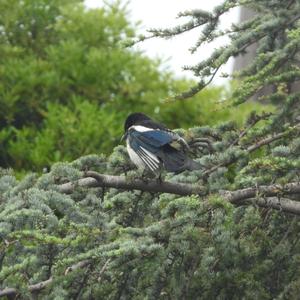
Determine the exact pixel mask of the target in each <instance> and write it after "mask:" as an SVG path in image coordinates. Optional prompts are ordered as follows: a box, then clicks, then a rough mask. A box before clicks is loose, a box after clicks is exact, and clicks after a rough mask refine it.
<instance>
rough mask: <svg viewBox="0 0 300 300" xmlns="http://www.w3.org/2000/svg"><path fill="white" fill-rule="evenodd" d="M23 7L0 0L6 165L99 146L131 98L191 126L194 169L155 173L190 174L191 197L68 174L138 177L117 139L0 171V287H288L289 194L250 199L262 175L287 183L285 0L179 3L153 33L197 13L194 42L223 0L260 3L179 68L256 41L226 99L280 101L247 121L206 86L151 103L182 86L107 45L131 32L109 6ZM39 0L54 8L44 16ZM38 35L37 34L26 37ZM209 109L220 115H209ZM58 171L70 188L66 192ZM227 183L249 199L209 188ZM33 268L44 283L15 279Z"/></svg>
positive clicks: (41, 294) (204, 66) (295, 114)
mask: <svg viewBox="0 0 300 300" xmlns="http://www.w3.org/2000/svg"><path fill="white" fill-rule="evenodd" d="M35 3H38V4H41V6H39V5H38V4H37V5H35V4H34V2H32V1H29V0H28V1H23V2H22V1H19V2H18V1H15V2H13V4H14V7H13V6H11V5H10V2H8V1H3V2H1V5H2V7H1V9H2V10H3V11H5V12H6V13H5V14H3V16H4V17H2V19H1V24H2V26H4V29H5V30H4V34H3V33H2V35H1V38H2V39H3V43H2V44H1V47H0V51H1V53H7V56H3V55H2V56H1V58H0V60H1V68H0V72H1V77H3V81H1V85H0V95H1V97H0V104H1V105H2V104H3V107H4V108H5V110H4V111H1V112H0V113H1V114H2V115H1V119H0V120H1V122H2V123H1V125H3V127H4V128H3V129H1V131H0V141H1V145H2V146H4V147H2V148H0V151H1V163H2V161H3V162H4V163H3V164H5V165H9V164H11V163H12V157H15V158H16V160H15V165H16V166H18V168H24V167H27V168H32V169H33V167H31V165H35V166H37V169H39V168H40V167H43V166H45V165H48V164H50V163H51V162H52V161H56V160H60V159H62V158H63V159H68V160H72V158H73V157H74V156H80V155H82V154H86V153H89V152H92V151H95V149H98V148H99V149H102V148H101V147H102V146H100V145H101V144H103V149H104V150H105V151H109V149H110V148H109V147H111V146H112V145H113V144H114V143H116V142H117V140H118V138H119V134H121V131H122V128H120V124H122V122H121V121H120V120H122V121H123V120H124V117H125V116H126V114H127V113H128V112H129V111H131V110H133V109H134V110H143V111H144V112H146V113H151V114H152V115H154V116H155V115H156V117H157V119H160V120H165V122H166V123H167V124H168V125H170V124H171V125H174V126H172V127H189V126H190V123H189V122H193V123H194V124H193V125H194V126H192V128H191V129H189V130H186V131H185V130H184V129H179V133H180V134H182V135H183V136H184V137H185V138H186V139H187V141H188V142H189V143H190V145H191V149H190V153H189V155H190V156H193V158H194V159H195V160H197V161H198V162H199V163H201V169H199V170H195V171H192V172H189V171H185V172H183V173H181V174H164V180H168V181H170V182H173V183H177V182H178V183H182V184H193V185H199V186H204V187H205V193H203V194H201V195H194V196H189V197H188V196H186V197H183V196H178V195H175V194H165V193H150V192H142V191H138V190H121V189H117V188H108V187H105V188H99V187H94V188H87V187H83V186H81V185H79V184H77V180H78V179H80V178H82V177H85V176H86V171H87V170H94V171H97V172H99V173H103V174H116V175H124V176H126V175H127V176H128V180H130V178H133V177H135V176H139V175H140V174H139V172H136V171H135V169H134V167H133V165H132V164H131V163H130V162H129V158H128V155H127V152H126V148H125V147H124V146H120V145H119V146H118V147H115V148H114V150H113V152H112V153H111V155H110V156H109V157H105V156H103V155H101V156H98V155H95V154H94V155H87V156H83V157H80V158H79V159H77V160H75V161H73V162H69V163H66V162H64V163H57V164H54V165H53V166H52V167H51V170H50V171H49V172H48V171H47V170H45V172H44V174H43V175H36V174H28V175H27V176H25V177H24V178H22V179H21V180H17V178H16V177H15V176H14V174H13V171H11V170H3V169H1V170H0V287H1V290H3V289H5V288H6V287H11V288H15V289H16V290H17V293H18V294H20V296H21V298H22V299H32V297H34V298H36V299H76V298H77V299H298V298H299V293H300V283H299V276H300V274H299V270H300V259H299V251H300V249H299V247H300V246H299V230H300V228H299V226H300V223H299V217H298V216H297V215H292V214H288V213H284V212H283V211H281V208H282V207H281V204H280V201H281V200H282V201H288V203H289V205H290V206H291V207H292V205H293V204H294V205H296V204H298V202H297V201H299V200H300V199H299V193H298V192H295V193H294V194H291V193H289V194H287V193H286V194H284V195H285V196H286V197H290V199H281V195H280V193H281V191H280V190H279V191H278V194H279V196H278V202H279V204H278V205H277V207H276V209H277V211H275V210H274V209H273V210H272V209H270V208H259V207H257V206H256V205H248V204H255V203H262V204H264V205H266V206H268V203H269V201H271V200H272V199H271V198H269V197H267V195H264V193H263V192H262V190H261V189H260V185H264V186H268V185H273V184H278V183H280V184H284V183H288V182H289V183H290V182H299V174H300V173H299V168H300V163H299V157H300V138H299V92H294V90H293V89H292V88H291V86H292V85H293V84H294V83H295V82H296V80H297V78H298V77H297V76H298V75H297V74H298V73H297V72H298V69H297V68H298V67H297V63H298V51H297V50H298V44H299V41H298V38H299V34H298V29H297V28H298V25H299V22H298V21H297V20H298V19H297V18H298V15H299V3H298V1H289V3H288V4H287V3H285V2H284V1H279V0H278V1H277V0H274V1H252V0H251V1H246V2H245V1H231V0H227V1H224V3H223V4H221V5H220V6H218V7H216V8H215V9H214V11H213V12H212V13H207V12H203V11H202V10H197V11H187V12H185V13H183V14H182V16H186V17H191V18H192V21H190V22H189V23H187V24H185V25H184V26H183V27H182V26H179V27H176V28H175V29H173V30H165V31H154V34H156V35H158V36H166V37H168V36H171V35H174V34H177V33H180V32H182V31H186V30H187V29H189V28H190V29H191V28H193V26H200V25H204V28H203V32H202V33H203V35H201V36H200V38H199V41H198V42H197V44H196V46H195V49H194V50H196V49H197V48H198V47H199V46H200V44H201V43H203V42H210V41H211V40H213V39H215V38H217V37H218V36H222V35H224V34H227V32H224V31H218V20H219V18H220V17H221V15H222V14H223V13H225V12H227V11H228V10H230V9H231V8H232V7H234V6H238V5H241V4H243V5H249V6H250V7H251V8H253V9H255V10H256V11H257V12H260V13H261V15H259V16H258V17H254V19H253V20H249V21H247V22H246V23H244V24H240V25H236V26H233V28H232V31H230V32H231V34H232V35H231V41H232V42H231V44H230V45H229V46H228V47H226V48H221V49H217V50H216V51H215V52H214V53H213V54H212V56H211V57H210V58H208V59H207V60H205V61H204V62H201V63H199V65H198V66H196V67H194V68H193V71H194V72H195V73H196V74H198V75H200V76H202V77H203V78H202V79H203V80H204V79H206V78H207V76H208V77H210V76H214V75H213V74H214V72H215V71H216V70H218V67H219V65H222V64H223V63H224V62H226V61H227V59H228V58H229V57H231V56H236V55H238V54H240V53H242V52H243V51H244V50H245V45H247V44H249V43H253V42H255V41H257V42H258V43H259V46H260V47H259V50H258V53H257V56H256V57H255V59H254V61H253V62H252V64H251V65H249V67H248V68H247V69H245V70H243V71H242V72H240V76H241V78H242V79H243V80H242V82H241V83H240V86H238V87H237V89H236V92H234V94H233V96H234V97H233V99H232V101H233V102H235V103H241V102H246V100H247V98H248V97H250V96H252V95H253V94H254V93H255V92H257V91H258V90H259V89H261V88H262V87H264V86H266V85H268V84H274V87H275V89H274V92H272V93H271V94H269V95H267V96H266V98H268V99H269V100H274V101H275V102H277V104H278V103H279V104H280V105H277V107H276V108H274V109H272V114H265V113H260V114H257V113H251V114H250V115H249V117H248V118H247V120H246V122H242V119H243V118H244V116H242V115H243V114H244V113H245V114H246V112H247V111H249V107H251V106H252V107H253V106H255V107H256V106H257V105H256V104H248V106H247V103H245V106H244V107H242V108H241V109H239V110H237V111H232V110H224V109H223V108H222V110H218V109H217V108H218V107H219V105H217V104H216V105H215V106H214V105H211V104H208V103H209V99H213V101H215V100H220V99H223V97H225V98H229V97H230V94H229V96H228V95H226V93H225V94H224V91H223V90H221V89H218V88H213V89H208V90H206V91H203V92H202V94H198V95H197V96H195V98H194V99H193V100H189V101H185V102H174V103H170V104H168V105H164V104H163V103H161V102H160V101H161V100H160V99H163V98H170V97H172V95H174V93H176V92H178V91H179V90H181V89H182V88H185V87H186V86H187V85H188V84H189V82H185V81H182V80H181V81H175V80H173V79H172V77H171V76H170V74H167V73H162V74H160V72H159V71H158V69H157V66H158V64H157V63H154V62H153V61H151V60H149V59H147V58H145V57H144V56H143V55H142V54H140V53H134V52H132V51H129V50H125V49H122V48H120V46H119V42H120V41H121V40H122V39H123V35H125V37H128V36H133V29H132V28H131V26H130V25H128V23H127V21H126V16H125V15H124V14H123V13H122V12H121V11H120V9H118V7H116V6H112V7H111V9H108V10H105V9H103V10H92V11H86V10H84V9H83V7H82V6H81V4H77V5H71V4H72V3H73V2H69V1H66V2H59V5H57V3H56V2H50V1H47V2H46V1H44V2H42V1H39V2H35ZM45 3H47V5H50V7H52V6H51V5H52V4H51V3H54V4H53V5H54V6H55V7H56V8H57V9H54V8H55V7H53V8H51V9H50V8H49V9H48V8H47V11H48V10H49V11H50V12H51V13H50V14H43V12H44V10H46V6H47V5H45ZM4 4H5V5H4ZM73 4H74V3H73ZM24 5H25V7H23V6H24ZM287 5H288V7H287ZM5 9H7V10H5ZM39 10H42V12H41V15H42V16H43V19H42V20H39V22H41V23H39V24H45V23H44V22H46V21H47V20H48V21H47V22H46V23H47V24H51V26H49V28H48V27H47V28H44V29H39V30H41V31H39V32H42V34H38V35H37V39H36V40H35V39H33V40H32V39H31V38H28V36H30V35H28V33H27V35H26V34H24V33H23V32H22V31H21V30H19V29H17V30H16V29H15V27H14V26H13V25H12V24H14V23H13V22H12V23H11V22H10V20H11V19H13V20H15V19H16V15H17V16H19V15H20V16H22V20H23V22H24V23H26V22H27V23H28V22H29V21H28V20H30V17H29V18H28V16H34V15H35V14H36V12H38V11H39ZM29 11H32V13H29ZM53 15H55V16H57V17H55V18H53ZM296 17H297V18H296ZM18 18H19V17H18ZM47 18H48V19H47ZM27 23H26V24H27ZM29 23H30V22H29ZM29 23H28V24H29ZM95 24H102V26H97V25H95ZM106 24H109V25H110V26H111V27H108V28H110V29H105V28H107V27H106ZM28 26H29V25H26V28H28ZM40 26H41V27H42V25H40ZM87 27H88V28H91V30H86V28H87ZM287 27H288V28H287ZM20 28H23V26H21V27H20ZM46 29H47V30H46ZM92 29H93V30H92ZM286 29H287V30H286ZM45 30H46V31H45ZM48 31H49V35H47V34H46V32H48ZM2 32H3V31H2ZM10 32H11V33H12V34H9V33H10ZM95 32H96V33H98V35H94V33H95ZM46 37H49V39H51V43H49V44H48V42H49V40H47V43H46V44H43V43H42V42H41V44H42V45H43V47H39V45H40V44H39V43H40V41H44V39H45V38H46ZM69 37H70V38H69ZM110 37H112V38H110ZM33 41H36V43H35V42H33ZM90 45H92V46H90ZM102 45H103V46H102ZM5 51H6V52H5ZM98 69H99V72H100V73H101V72H103V73H101V74H102V75H101V76H102V77H97V74H98ZM32 70H35V72H31V71H32ZM100 73H99V74H100ZM112 79H113V80H112ZM114 80H115V81H114ZM23 82H25V83H26V84H24V85H23ZM204 84H205V83H204V82H200V84H198V85H197V88H196V89H192V92H190V93H187V94H185V96H186V95H190V94H194V93H196V92H197V91H198V90H199V89H200V88H201V87H202V86H203V85H204ZM98 86H99V87H100V88H99V89H98ZM8 100H9V101H8ZM225 103H226V102H225ZM227 103H228V102H227ZM221 107H222V106H221ZM175 112H176V113H175ZM216 118H218V119H222V120H223V121H224V120H226V122H221V123H219V124H217V125H215V126H213V127H212V126H208V125H207V124H211V123H212V122H215V121H216ZM230 119H236V120H237V121H238V122H233V121H232V120H231V121H230ZM228 120H229V122H227V121H228ZM202 122H203V123H205V124H204V125H203V123H202ZM106 126H107V127H106ZM99 127H100V128H99ZM108 128H109V129H108ZM109 130H111V131H109ZM83 132H84V134H83ZM116 133H117V134H116ZM103 137H105V138H104V139H103ZM108 139H110V141H108ZM97 143H99V144H97ZM7 149H8V150H9V151H8V150H7ZM11 153H12V154H11ZM2 154H3V155H2ZM66 183H67V184H71V186H72V187H73V191H72V192H71V193H65V192H64V189H63V187H64V184H66ZM240 188H252V189H253V188H254V189H256V195H255V196H253V197H254V198H253V199H246V200H245V199H244V200H243V201H242V200H241V201H240V202H239V203H237V204H238V205H240V206H238V205H237V206H233V204H231V203H229V202H227V200H226V197H223V196H222V195H223V193H222V192H223V191H224V190H226V191H228V190H229V191H230V190H232V191H234V190H237V189H240ZM282 192H284V191H282ZM273 198H274V197H273ZM257 200H259V201H260V202H258V201H257ZM285 203H286V202H285ZM262 206H263V205H262ZM70 267H71V268H70ZM45 280H50V281H48V284H47V285H46V286H45V288H44V289H41V290H39V291H37V292H35V293H34V294H32V293H31V292H30V291H29V287H30V286H31V287H32V285H34V284H36V283H40V282H44V281H45ZM15 296H16V297H18V295H13V296H12V297H15Z"/></svg>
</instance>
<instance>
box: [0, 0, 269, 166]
mask: <svg viewBox="0 0 300 300" xmlns="http://www.w3.org/2000/svg"><path fill="white" fill-rule="evenodd" d="M0 8H1V11H2V12H3V13H2V16H1V18H0V25H1V26H2V27H1V28H2V35H1V41H2V43H1V46H0V53H1V55H0V56H1V58H0V66H1V67H0V74H1V84H0V105H1V107H2V109H1V111H0V125H1V130H0V143H1V145H2V147H1V148H0V165H1V166H2V167H13V168H14V169H17V170H19V171H20V170H24V169H25V170H37V171H42V169H43V168H45V167H48V166H49V165H50V164H51V163H53V162H56V161H61V160H69V161H70V160H73V159H76V158H77V157H80V156H81V155H85V154H89V153H110V152H111V151H112V149H113V147H114V146H116V145H117V144H118V143H119V141H120V137H121V135H122V134H123V132H122V131H123V128H122V127H123V122H124V119H125V118H126V116H127V115H128V114H129V113H131V112H132V111H143V112H144V113H148V114H150V115H154V116H155V117H156V119H158V120H160V121H163V122H164V123H166V125H168V126H169V127H171V128H179V127H183V128H188V127H191V126H193V125H196V124H197V125H203V124H208V125H211V124H215V123H216V122H222V121H226V120H229V119H231V118H232V117H233V116H236V115H238V118H236V119H237V121H238V122H239V123H240V124H241V123H242V121H244V120H245V118H246V114H247V113H248V111H249V110H251V109H258V110H259V111H260V110H262V109H267V108H261V107H259V105H257V104H253V103H251V104H245V107H244V108H238V109H235V110H232V109H229V108H224V105H223V106H222V105H220V104H218V102H220V100H221V99H223V98H230V92H229V91H225V89H224V88H214V87H212V88H210V89H207V90H205V91H203V92H202V93H201V94H199V95H197V96H195V97H194V98H193V99H191V100H189V101H187V102H172V103H167V102H166V100H167V99H168V98H169V97H171V96H172V95H174V94H176V93H179V92H180V91H181V90H182V89H185V88H187V87H188V86H189V85H190V84H192V83H191V82H189V81H187V80H179V79H174V78H173V77H172V75H171V74H170V73H168V72H166V71H160V70H159V65H160V62H159V61H154V60H150V59H149V58H147V57H146V56H145V55H143V54H142V53H140V52H137V51H132V50H130V49H126V48H123V47H122V46H121V42H122V41H123V40H125V39H127V38H129V37H132V36H134V30H135V28H134V27H133V25H131V24H129V21H128V19H127V15H126V12H124V8H123V7H122V6H121V5H119V4H118V3H117V4H115V5H112V6H106V7H105V8H103V9H91V10H87V9H85V8H84V6H83V5H82V3H80V1H75V0H68V1H67V0H66V1H49V0H48V1H47V0H41V1H29V0H28V1H13V2H11V1H2V2H1V6H0ZM15 23H17V24H18V26H17V27H16V26H15V25H14V24H15ZM226 105H228V104H227V103H226Z"/></svg>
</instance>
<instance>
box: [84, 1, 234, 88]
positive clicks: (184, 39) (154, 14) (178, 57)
mask: <svg viewBox="0 0 300 300" xmlns="http://www.w3.org/2000/svg"><path fill="white" fill-rule="evenodd" d="M222 2H223V1H222V0H209V1H199V0H131V1H130V2H129V6H128V8H129V10H130V18H131V20H132V22H135V21H142V25H141V26H140V31H139V33H144V34H146V30H147V29H149V28H169V27H170V26H173V25H178V23H179V22H183V21H184V20H182V21H181V20H180V19H176V17H177V15H178V13H179V12H181V11H184V10H188V9H195V8H201V9H203V10H211V9H212V8H213V7H215V6H216V5H218V4H220V3H222ZM85 3H86V5H87V6H88V7H99V6H102V5H103V1H102V0H85ZM199 5H201V6H199ZM237 20H238V12H237V10H235V11H233V12H232V13H230V14H228V15H225V16H224V17H223V18H222V23H221V24H222V27H227V26H229V25H230V24H231V23H232V22H236V21H237ZM198 36H199V30H196V29H195V30H193V31H191V32H187V33H185V34H183V35H180V36H177V37H174V38H172V39H169V40H163V39H150V40H147V41H144V42H142V43H139V44H138V45H136V46H134V47H136V48H138V49H142V50H144V51H145V52H146V53H147V54H148V55H149V56H150V57H160V58H163V59H164V61H165V64H164V65H165V66H166V67H169V68H170V69H171V70H173V71H174V72H175V74H176V75H177V76H188V77H192V74H191V73H190V72H188V71H183V70H182V66H184V65H193V64H196V63H197V62H199V61H200V60H202V59H204V58H206V57H207V56H208V55H209V54H210V53H211V52H212V51H213V49H214V48H215V47H217V46H219V45H221V44H224V43H226V40H224V39H223V40H220V41H218V42H216V43H214V44H213V45H205V46H203V47H201V48H200V49H199V50H198V51H197V52H196V53H195V54H191V53H190V52H189V50H188V49H189V48H190V47H192V46H193V45H194V43H195V42H196V41H197V37H198ZM231 68H232V62H230V63H229V64H228V65H227V66H226V67H225V68H223V70H221V72H230V71H231ZM214 83H215V84H220V83H223V80H222V79H221V78H220V77H217V78H216V79H215V81H214Z"/></svg>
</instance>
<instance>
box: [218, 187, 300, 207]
mask: <svg viewBox="0 0 300 300" xmlns="http://www.w3.org/2000/svg"><path fill="white" fill-rule="evenodd" d="M220 193H221V195H223V196H224V197H225V199H226V200H228V201H229V202H231V203H233V204H240V203H241V202H242V201H244V200H247V199H251V198H255V197H262V196H264V197H273V196H277V197H280V196H281V195H291V194H300V182H292V183H288V184H285V185H280V184H273V185H262V186H258V187H252V188H246V189H242V190H236V191H222V192H220ZM291 201H292V200H291ZM293 202H296V203H298V202H297V201H293ZM299 204H300V202H299Z"/></svg>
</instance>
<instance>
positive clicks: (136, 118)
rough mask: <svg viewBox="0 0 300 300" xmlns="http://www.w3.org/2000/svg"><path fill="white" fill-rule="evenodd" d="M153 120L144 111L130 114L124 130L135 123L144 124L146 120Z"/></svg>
mask: <svg viewBox="0 0 300 300" xmlns="http://www.w3.org/2000/svg"><path fill="white" fill-rule="evenodd" d="M149 120H151V119H150V118H149V117H148V116H146V115H145V114H143V113H133V114H130V115H129V116H128V117H127V119H126V121H125V124H124V131H125V132H126V131H127V130H128V128H129V127H131V126H133V125H138V124H142V123H143V122H145V121H149Z"/></svg>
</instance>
